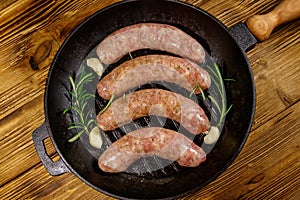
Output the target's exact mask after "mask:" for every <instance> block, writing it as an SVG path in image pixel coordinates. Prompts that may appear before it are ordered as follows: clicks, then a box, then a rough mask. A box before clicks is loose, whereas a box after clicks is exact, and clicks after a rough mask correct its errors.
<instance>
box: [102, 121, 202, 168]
mask: <svg viewBox="0 0 300 200" xmlns="http://www.w3.org/2000/svg"><path fill="white" fill-rule="evenodd" d="M153 155H156V156H158V157H161V158H164V159H168V160H171V161H177V162H178V163H179V164H180V165H181V166H185V167H197V166H199V165H200V164H201V163H202V162H204V161H205V160H206V153H205V152H204V151H203V150H202V149H201V148H200V147H199V146H197V145H196V144H195V143H193V142H192V141H191V140H190V139H188V138H187V137H185V136H184V135H182V134H180V133H178V132H176V131H172V130H169V129H165V128H159V127H150V128H142V129H138V130H135V131H133V132H130V133H128V134H126V135H125V136H123V137H122V138H120V139H119V140H117V141H116V142H114V143H113V144H112V145H110V146H109V147H108V148H107V149H106V150H105V151H104V153H103V154H102V155H101V156H100V158H99V159H98V165H99V167H100V169H102V170H103V171H105V172H110V173H117V172H123V171H125V170H126V169H127V168H128V167H129V166H130V165H131V164H132V163H134V162H135V161H136V160H138V159H139V158H142V157H148V156H153Z"/></svg>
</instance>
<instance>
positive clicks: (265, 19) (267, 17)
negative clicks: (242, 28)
mask: <svg viewBox="0 0 300 200" xmlns="http://www.w3.org/2000/svg"><path fill="white" fill-rule="evenodd" d="M298 17H300V0H283V1H282V2H280V3H279V4H278V6H276V7H275V8H274V10H272V11H271V12H269V13H267V14H264V15H254V16H252V17H250V18H249V19H248V20H247V21H246V24H247V26H248V28H249V29H250V31H251V32H252V33H253V34H254V35H255V36H256V37H257V38H258V39H259V40H260V41H263V40H265V39H267V38H269V36H270V34H271V32H272V31H273V29H274V28H275V27H277V26H279V25H280V24H283V23H286V22H289V21H292V20H294V19H297V18H298Z"/></svg>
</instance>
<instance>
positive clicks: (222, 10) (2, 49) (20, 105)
mask: <svg viewBox="0 0 300 200" xmlns="http://www.w3.org/2000/svg"><path fill="white" fill-rule="evenodd" d="M185 1H186V2H189V3H191V4H194V5H196V6H198V7H200V8H202V9H205V10H207V11H208V12H209V13H211V14H213V15H214V16H216V17H217V18H218V19H219V20H220V21H221V22H223V23H224V24H225V25H226V26H228V27H230V26H232V25H234V24H236V23H238V22H244V21H245V20H246V19H247V18H248V17H250V16H252V15H254V14H261V13H265V12H268V11H270V9H271V8H273V7H274V6H276V5H277V4H278V3H279V2H280V1H278V0H265V1H253V0H210V1H208V0H185ZM113 2H116V1H114V0H95V1H91V0H80V1H79V0H74V1H71V0H68V1H63V0H56V1H54V0H46V1H42V0H38V1H36V0H19V1H17V0H1V1H0V55H1V56H0V163H1V164H0V176H1V177H0V186H1V188H0V199H112V198H111V197H108V196H106V195H104V194H101V193H99V192H97V191H96V190H94V189H92V188H91V187H89V186H87V185H86V184H85V183H83V182H82V181H81V180H79V179H78V178H77V177H76V176H75V175H73V174H72V173H65V174H63V175H61V176H55V177H53V176H51V175H49V174H48V172H47V171H46V169H45V168H44V167H43V165H42V164H41V161H40V160H39V158H38V156H37V154H36V151H35V148H34V145H33V142H32V139H31V135H32V132H33V131H34V130H35V129H36V128H38V127H39V126H40V125H41V124H42V123H43V121H44V104H43V98H44V97H43V95H44V89H45V82H46V77H47V73H48V70H49V67H50V63H51V62H52V60H53V58H54V56H55V53H56V52H57V50H58V48H59V47H60V45H61V44H62V43H63V41H64V39H66V37H67V36H68V35H69V34H70V33H71V31H72V30H73V29H74V28H75V27H76V26H77V25H78V24H79V23H80V22H82V21H83V20H84V19H86V18H87V17H88V16H89V15H91V14H93V13H95V12H96V11H97V10H99V9H101V8H103V7H105V6H107V5H109V4H112V3H113ZM299 33H300V21H299V20H295V21H293V22H291V23H288V24H286V25H282V26H280V27H278V28H276V29H275V30H274V32H273V34H272V35H271V37H270V38H269V39H267V40H266V41H264V42H261V43H259V44H257V45H256V46H255V48H254V49H252V50H251V51H250V52H247V55H248V57H249V60H250V62H251V66H252V69H253V73H254V78H255V84H256V90H257V100H256V101H257V105H256V113H255V119H254V122H253V126H252V129H251V133H250V136H249V138H248V140H247V142H246V144H245V146H244V148H243V149H242V151H241V153H240V155H239V156H238V157H237V159H236V160H235V161H234V163H233V164H232V165H231V166H230V167H229V168H228V169H227V170H226V171H225V172H224V173H223V174H222V175H221V176H220V177H218V178H217V179H216V180H215V181H213V182H212V183H210V184H209V185H207V186H205V187H204V188H203V189H201V190H199V191H198V192H196V193H194V194H191V195H189V196H186V197H183V198H182V199H295V200H296V199H299V198H300V135H299V134H300V117H299V116H300V102H299V100H300V37H299V36H300V34H299ZM30 63H31V64H37V65H33V66H35V67H38V69H37V70H33V69H32V67H31V64H30ZM46 148H47V151H48V154H50V155H51V156H52V158H53V159H54V160H57V159H58V155H57V153H56V152H55V149H54V147H53V146H52V144H51V141H50V140H49V139H48V140H46Z"/></svg>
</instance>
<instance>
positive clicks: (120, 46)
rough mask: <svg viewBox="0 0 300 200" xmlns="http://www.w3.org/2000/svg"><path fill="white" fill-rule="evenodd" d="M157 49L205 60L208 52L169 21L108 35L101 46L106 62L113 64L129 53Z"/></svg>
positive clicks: (103, 59)
mask: <svg viewBox="0 0 300 200" xmlns="http://www.w3.org/2000/svg"><path fill="white" fill-rule="evenodd" d="M138 49H154V50H161V51H166V52H171V53H173V54H176V55H179V56H181V57H183V58H188V59H190V60H193V61H194V62H196V63H202V62H203V61H204V58H205V52H204V49H203V47H202V46H201V44H199V43H198V42H197V40H195V39H194V38H193V37H191V36H190V35H188V34H186V33H185V32H183V31H182V30H180V29H178V28H176V27H174V26H171V25H167V24H158V23H139V24H134V25H131V26H126V27H124V28H121V29H119V30H117V31H115V32H113V33H112V34H110V35H108V36H107V37H106V38H104V40H103V41H102V42H101V43H100V44H99V45H98V47H97V54H98V56H99V58H100V60H101V61H102V62H103V63H104V64H112V63H114V62H116V61H118V60H119V59H120V58H121V57H123V56H124V55H126V54H128V53H129V52H132V51H135V50H138Z"/></svg>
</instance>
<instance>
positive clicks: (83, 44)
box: [45, 0, 255, 199]
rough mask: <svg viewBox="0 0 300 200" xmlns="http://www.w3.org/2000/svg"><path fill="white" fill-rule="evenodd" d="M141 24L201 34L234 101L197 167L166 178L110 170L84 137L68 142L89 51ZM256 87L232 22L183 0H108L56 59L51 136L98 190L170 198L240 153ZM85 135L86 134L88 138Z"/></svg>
mask: <svg viewBox="0 0 300 200" xmlns="http://www.w3.org/2000/svg"><path fill="white" fill-rule="evenodd" d="M141 22H155V23H166V24H171V25H174V26H176V27H178V28H180V29H182V30H184V31H185V32H187V33H189V34H190V35H191V36H193V37H194V38H196V39H197V40H198V41H199V42H200V43H201V44H202V45H203V47H204V48H205V49H206V51H207V52H208V53H209V54H210V55H211V57H212V58H213V59H214V61H215V62H217V63H218V64H219V66H220V68H221V69H222V74H223V77H225V78H226V77H228V78H232V79H235V81H234V82H225V86H226V93H227V100H228V103H229V104H232V105H233V107H232V110H231V111H230V112H229V113H228V115H227V116H226V121H225V124H224V128H223V130H222V135H221V138H220V139H219V140H218V142H217V144H216V145H215V146H214V148H213V149H212V150H211V151H210V152H209V154H208V155H207V160H206V161H205V162H204V163H203V164H201V165H200V166H199V167H196V168H182V169H179V173H173V174H170V175H168V176H161V177H160V178H157V177H155V176H154V177H152V178H151V176H137V175H135V174H130V173H118V174H109V173H104V172H102V171H101V170H100V169H99V168H98V163H97V159H96V158H95V157H94V156H93V155H92V154H91V153H90V152H89V151H88V150H87V149H86V147H85V144H84V143H82V142H73V143H69V142H67V140H68V139H69V137H70V131H69V130H68V127H69V124H70V122H71V121H72V119H71V116H69V115H63V114H62V113H63V111H64V109H65V108H66V107H68V106H69V104H70V98H69V97H68V96H69V94H68V92H69V91H70V90H71V85H70V82H69V79H68V77H69V76H75V75H76V74H77V73H78V71H79V70H80V66H81V64H82V62H83V61H84V59H85V58H86V57H87V56H88V54H89V53H90V52H91V51H92V50H93V49H94V48H95V47H96V46H97V45H98V44H99V43H100V42H101V40H103V39H104V37H106V36H107V35H109V34H110V33H112V32H114V31H115V30H118V29H120V28H122V27H125V26H129V25H132V24H136V23H141ZM254 103H255V89H254V84H253V76H252V72H251V69H250V68H249V62H248V60H247V58H246V56H245V53H244V52H243V51H241V49H240V48H239V46H238V45H237V44H236V42H235V41H234V39H233V38H232V37H231V35H230V34H229V32H228V31H227V28H226V27H225V26H223V25H222V24H221V23H220V22H219V21H218V20H216V19H215V18H214V17H212V16H211V15H209V14H207V13H206V12H204V11H202V10H200V9H198V8H195V7H193V6H190V5H187V4H185V3H182V2H179V1H167V0H140V1H138V0H137V1H123V2H121V3H117V4H113V5H112V6H109V7H107V8H105V9H103V10H101V11H99V12H97V13H96V14H94V15H93V16H91V17H90V18H89V19H87V20H86V21H85V22H83V23H82V24H81V25H80V26H79V27H78V28H77V29H75V30H74V31H73V33H72V34H71V35H70V37H69V38H68V39H67V40H66V41H65V43H64V44H63V45H62V47H61V49H60V50H59V52H58V54H57V55H56V57H55V60H54V62H53V64H52V66H51V69H50V73H49V77H48V80H47V90H46V94H45V106H46V108H45V113H46V122H47V123H48V125H49V127H50V129H51V132H50V137H51V139H52V141H53V143H54V146H55V147H56V150H57V152H58V153H59V155H60V156H61V158H62V160H63V161H64V162H65V163H66V165H67V166H68V167H69V168H70V169H71V171H72V172H73V173H74V174H76V175H77V176H78V177H79V178H81V179H82V180H83V181H84V182H86V183H87V184H88V185H90V186H91V187H93V188H94V189H96V190H98V191H100V192H103V193H105V194H108V195H110V196H113V197H116V198H125V199H126V198H128V199H164V198H175V197H179V196H182V195H186V194H188V193H190V192H193V191H196V190H197V189H199V188H201V187H202V186H204V185H206V184H208V183H210V182H211V181H212V180H214V179H215V178H216V177H217V176H218V175H220V174H221V173H222V172H223V171H224V170H225V169H226V168H227V167H228V166H229V165H230V164H231V163H232V162H233V160H234V159H235V158H236V156H237V155H238V153H239V152H240V150H241V148H242V146H243V145H244V143H245V140H246V139H247V136H248V133H249V130H250V126H251V123H252V120H253V112H254V107H255V106H254ZM83 137H84V136H83Z"/></svg>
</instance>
